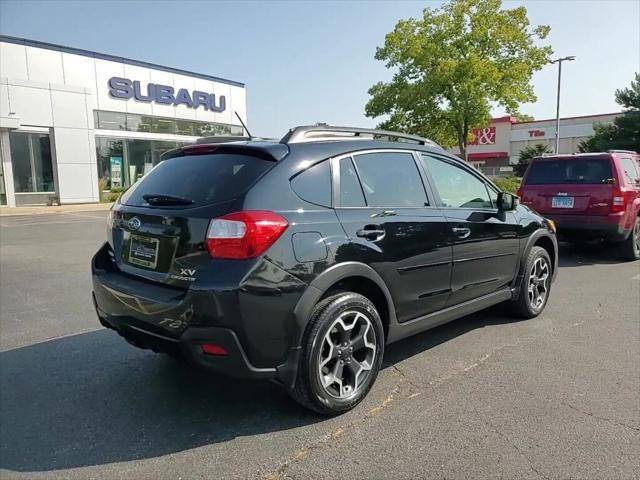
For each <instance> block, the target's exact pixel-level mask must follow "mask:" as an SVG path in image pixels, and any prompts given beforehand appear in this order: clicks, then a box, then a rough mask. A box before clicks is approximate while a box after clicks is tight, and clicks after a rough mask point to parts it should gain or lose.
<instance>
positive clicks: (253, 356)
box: [92, 244, 307, 383]
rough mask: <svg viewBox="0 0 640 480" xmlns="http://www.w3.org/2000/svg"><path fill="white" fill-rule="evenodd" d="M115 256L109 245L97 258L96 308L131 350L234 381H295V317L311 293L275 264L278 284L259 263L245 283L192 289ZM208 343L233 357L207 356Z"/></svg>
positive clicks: (219, 282)
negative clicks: (131, 268) (125, 267)
mask: <svg viewBox="0 0 640 480" xmlns="http://www.w3.org/2000/svg"><path fill="white" fill-rule="evenodd" d="M110 257H111V255H110V247H109V246H108V244H105V245H104V246H103V247H102V248H101V249H100V250H99V251H98V253H97V254H96V255H95V256H94V258H93V261H92V282H93V302H94V305H95V309H96V312H97V315H98V318H99V320H100V323H101V324H102V325H103V326H105V327H107V328H110V329H112V330H115V331H116V332H118V333H119V334H120V335H121V336H122V337H124V338H125V339H126V340H127V341H128V342H129V343H131V344H133V345H135V346H137V347H140V348H147V349H151V350H154V351H158V352H164V353H168V354H171V355H174V356H179V357H183V358H184V359H186V360H187V361H188V362H189V363H191V364H193V365H197V366H199V367H203V368H205V369H207V370H210V371H214V372H218V373H222V374H225V375H229V376H234V377H244V378H268V379H278V380H281V381H282V382H283V383H286V382H289V381H290V378H289V377H290V376H291V375H293V374H295V365H297V352H298V349H297V348H296V347H297V345H296V344H295V342H294V338H295V335H294V333H295V332H294V330H293V328H292V327H293V316H292V314H291V312H292V311H293V309H294V307H295V304H296V303H297V301H298V299H299V298H300V296H301V295H302V292H303V291H304V289H305V288H306V286H307V285H306V284H304V283H302V282H301V281H300V280H298V279H296V278H295V277H291V276H289V275H287V274H286V273H285V272H283V271H282V270H277V267H276V266H275V265H272V264H268V267H269V268H270V269H271V271H276V270H277V273H278V277H277V280H278V282H275V281H271V278H266V277H265V275H264V271H265V270H266V266H265V265H263V264H261V263H257V264H253V265H248V266H247V272H246V274H245V275H244V280H243V282H242V283H240V284H231V283H230V282H231V281H230V280H228V277H229V275H217V276H216V275H212V277H215V278H214V279H208V278H204V279H203V281H202V282H200V283H198V284H196V283H195V282H194V284H192V288H190V289H186V290H185V289H179V288H175V287H171V286H166V285H162V284H157V283H153V282H149V281H144V280H141V279H139V278H137V277H133V276H131V275H127V274H125V273H123V272H120V271H119V270H118V268H117V266H116V265H115V263H114V261H113V260H112V259H111V258H110ZM214 271H215V270H214ZM205 273H206V272H205ZM225 273H228V271H227V272H225ZM203 276H204V274H203ZM220 277H222V279H221V278H220ZM225 279H227V281H226V282H225ZM254 284H257V285H259V287H260V288H256V287H254V286H253V285H254ZM285 287H286V290H284V288H285ZM283 290H284V291H283ZM265 312H269V315H265ZM287 313H288V315H287ZM203 344H213V345H217V346H219V347H222V348H223V349H224V350H226V352H227V354H226V355H223V356H218V355H216V356H214V355H209V354H205V353H204V352H203V350H202V345H203Z"/></svg>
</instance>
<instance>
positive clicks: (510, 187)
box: [493, 177, 522, 193]
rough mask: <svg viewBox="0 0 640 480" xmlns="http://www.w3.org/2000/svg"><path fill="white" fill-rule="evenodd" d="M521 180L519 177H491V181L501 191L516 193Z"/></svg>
mask: <svg viewBox="0 0 640 480" xmlns="http://www.w3.org/2000/svg"><path fill="white" fill-rule="evenodd" d="M521 180H522V179H521V178H520V177H498V178H494V179H493V183H495V184H496V186H497V187H498V188H499V189H500V190H502V191H503V192H509V193H516V191H517V190H518V187H520V181H521Z"/></svg>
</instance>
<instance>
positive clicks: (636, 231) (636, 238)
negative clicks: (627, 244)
mask: <svg viewBox="0 0 640 480" xmlns="http://www.w3.org/2000/svg"><path fill="white" fill-rule="evenodd" d="M633 249H634V251H635V253H636V257H640V218H638V219H636V224H635V226H634V227H633Z"/></svg>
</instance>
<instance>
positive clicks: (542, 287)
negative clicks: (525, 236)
mask: <svg viewBox="0 0 640 480" xmlns="http://www.w3.org/2000/svg"><path fill="white" fill-rule="evenodd" d="M549 271H550V268H549V262H547V260H546V259H545V258H544V257H538V258H536V261H535V262H534V263H533V267H532V268H531V273H530V274H529V303H530V304H531V306H532V307H533V308H534V309H536V310H538V309H540V308H541V307H542V306H543V305H544V302H545V300H546V299H547V293H548V292H549V278H550V277H549Z"/></svg>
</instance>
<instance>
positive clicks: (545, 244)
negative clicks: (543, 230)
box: [527, 235, 557, 271]
mask: <svg viewBox="0 0 640 480" xmlns="http://www.w3.org/2000/svg"><path fill="white" fill-rule="evenodd" d="M532 247H542V248H544V249H545V250H546V251H547V253H548V254H549V258H551V268H552V270H554V271H555V270H556V265H557V264H556V260H557V258H556V249H555V245H554V244H553V240H551V237H549V236H547V235H540V237H539V238H538V239H537V240H535V241H534V242H533V245H532ZM527 253H529V251H528V250H527Z"/></svg>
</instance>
